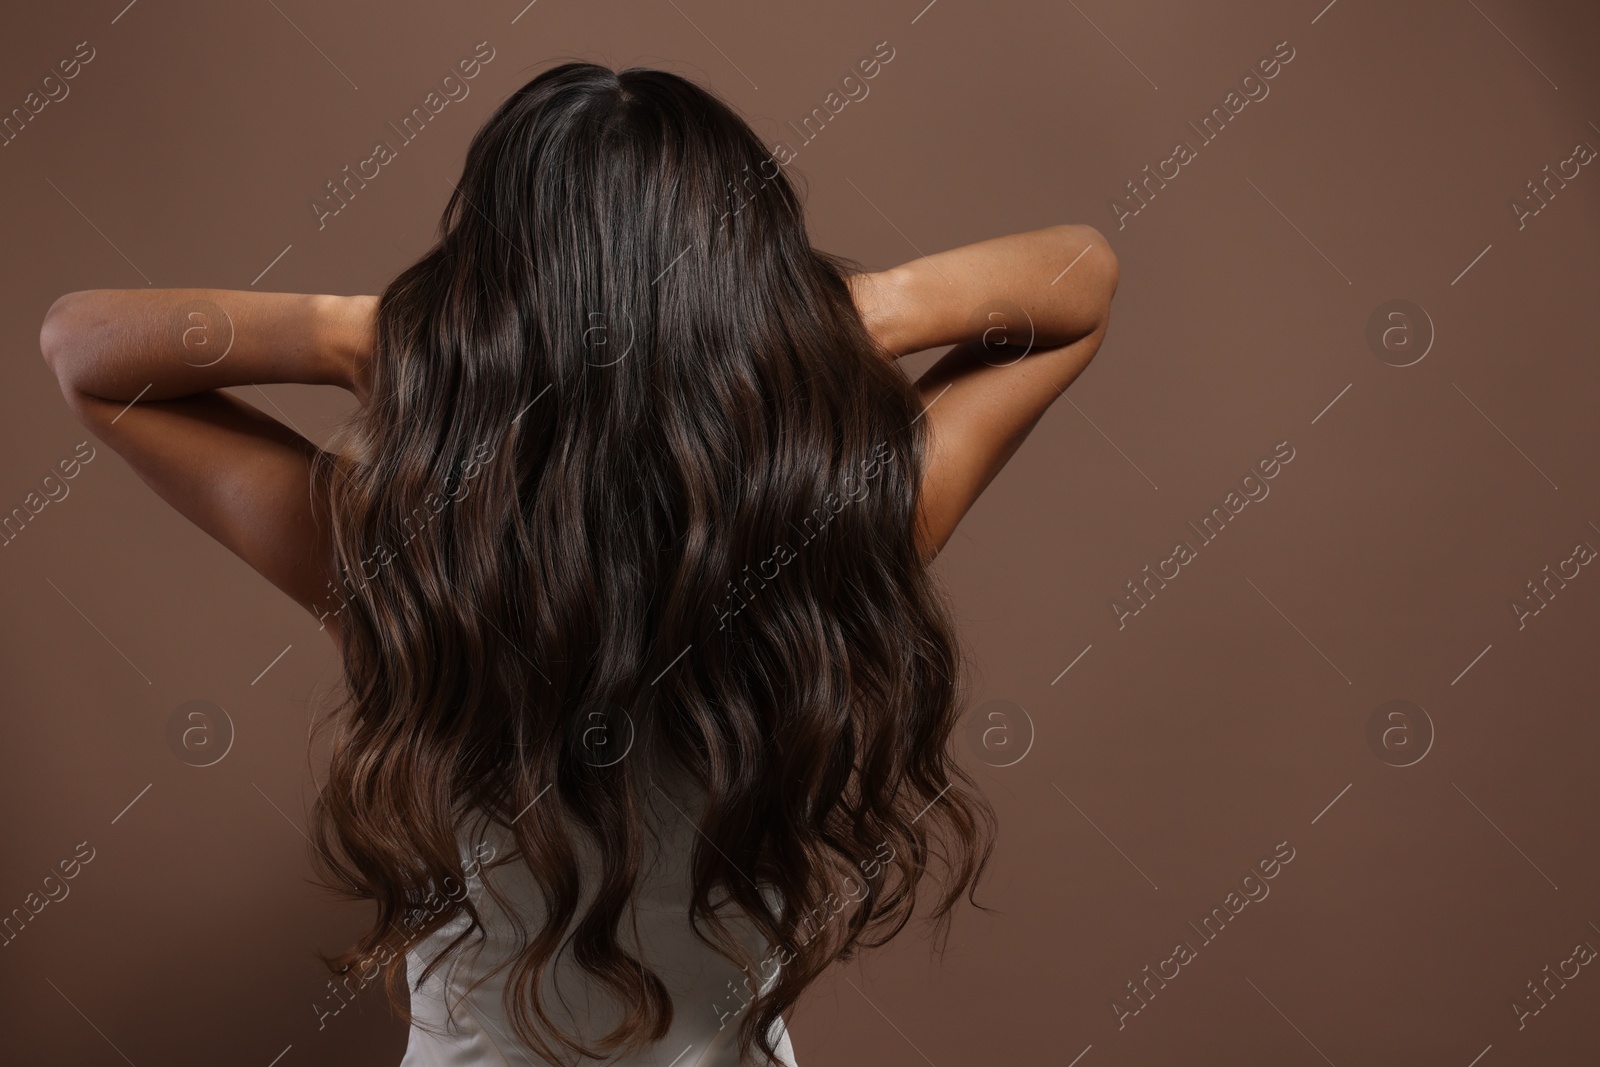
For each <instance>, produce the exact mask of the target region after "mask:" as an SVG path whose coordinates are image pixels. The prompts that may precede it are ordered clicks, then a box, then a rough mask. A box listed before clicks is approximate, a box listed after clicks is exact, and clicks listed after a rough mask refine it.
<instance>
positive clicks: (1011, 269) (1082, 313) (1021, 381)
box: [850, 226, 1118, 557]
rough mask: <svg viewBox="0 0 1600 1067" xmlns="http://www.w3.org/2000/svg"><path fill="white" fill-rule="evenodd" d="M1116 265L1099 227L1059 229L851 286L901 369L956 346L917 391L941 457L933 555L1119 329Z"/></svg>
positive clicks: (933, 492) (927, 535) (933, 499)
mask: <svg viewBox="0 0 1600 1067" xmlns="http://www.w3.org/2000/svg"><path fill="white" fill-rule="evenodd" d="M1117 280H1118V266H1117V259H1116V256H1115V255H1114V254H1113V253H1112V251H1111V247H1110V245H1109V244H1108V243H1107V241H1106V239H1105V237H1104V236H1102V235H1101V234H1100V232H1099V231H1098V230H1096V229H1094V228H1093V227H1090V226H1054V227H1051V228H1049V229H1044V230H1035V231H1032V232H1030V233H1021V234H1013V235H1011V236H1007V237H998V238H995V239H993V240H988V241H982V242H979V243H977V244H972V245H966V246H963V247H961V248H956V249H952V250H950V251H947V252H939V253H936V254H935V255H931V256H926V257H924V258H922V259H918V260H913V261H912V262H909V263H905V264H902V265H900V266H898V267H893V268H891V269H889V270H887V271H882V272H878V273H874V274H863V275H857V276H855V277H853V278H851V279H850V285H851V290H852V293H853V295H854V296H855V298H856V304H857V307H858V308H859V309H860V311H861V316H862V319H863V321H864V322H865V323H866V325H867V328H868V330H869V331H870V332H871V333H872V335H873V337H874V339H875V340H876V341H877V342H878V343H879V345H880V346H881V347H882V349H883V351H884V355H885V356H886V357H887V358H890V359H897V358H899V357H900V356H903V355H909V354H910V353H913V352H920V351H923V350H925V349H929V348H936V347H941V346H944V345H954V346H955V347H954V348H952V349H951V350H950V351H949V352H948V353H947V354H946V355H945V356H943V357H942V358H941V359H940V360H939V362H937V363H935V364H934V365H933V366H932V367H931V368H929V370H928V371H927V373H926V374H924V375H923V376H922V377H921V378H920V379H918V381H917V390H918V392H919V393H920V394H921V396H922V400H923V404H924V409H925V411H926V412H927V414H926V416H925V417H926V418H927V420H928V423H929V430H930V438H931V449H930V456H929V460H928V465H927V473H926V475H925V477H924V482H923V500H922V516H921V523H922V529H921V531H920V539H921V544H922V547H923V550H924V554H925V555H926V556H928V557H932V556H933V555H934V554H936V553H937V552H938V551H939V549H941V548H942V547H943V546H944V544H945V542H946V541H948V540H949V538H950V535H951V533H953V532H954V530H955V527H956V524H957V523H958V522H960V521H961V518H962V516H964V515H965V514H966V513H967V510H968V509H969V508H970V507H971V506H972V504H973V502H974V501H976V500H977V498H978V496H979V494H981V493H982V492H983V490H984V489H985V488H986V487H987V486H988V484H989V482H990V481H992V480H993V478H994V476H995V475H996V474H998V473H999V471H1000V468H1001V467H1003V466H1004V465H1005V463H1006V461H1007V460H1009V459H1010V458H1011V456H1012V455H1013V454H1014V453H1015V452H1016V450H1017V448H1018V447H1019V446H1020V445H1021V444H1022V442H1023V440H1025V439H1026V438H1027V436H1028V433H1029V432H1030V431H1031V430H1032V429H1033V427H1034V426H1035V424H1037V423H1038V421H1039V419H1040V418H1041V417H1042V416H1043V415H1044V413H1045V411H1046V410H1047V409H1048V408H1049V407H1050V405H1051V404H1052V403H1053V402H1054V401H1055V400H1056V398H1057V397H1059V396H1060V395H1061V394H1062V392H1063V391H1065V390H1066V388H1067V386H1068V385H1070V384H1071V383H1072V381H1073V379H1075V378H1076V377H1077V376H1078V374H1079V373H1080V372H1082V370H1083V368H1084V367H1085V366H1087V365H1088V363H1089V360H1090V359H1091V358H1093V356H1094V354H1095V352H1096V351H1097V350H1098V349H1099V347H1100V342H1101V341H1102V340H1103V339H1104V338H1105V333H1106V328H1107V326H1108V325H1109V323H1110V315H1111V299H1112V297H1113V295H1114V294H1115V293H1116V289H1117Z"/></svg>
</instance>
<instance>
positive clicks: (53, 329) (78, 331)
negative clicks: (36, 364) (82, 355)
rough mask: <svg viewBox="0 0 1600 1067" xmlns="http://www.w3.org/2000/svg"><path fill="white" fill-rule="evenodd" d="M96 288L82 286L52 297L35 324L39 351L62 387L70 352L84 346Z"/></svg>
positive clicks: (69, 362) (78, 350) (66, 374)
mask: <svg viewBox="0 0 1600 1067" xmlns="http://www.w3.org/2000/svg"><path fill="white" fill-rule="evenodd" d="M98 292H99V290H95V289H84V290H79V291H77V292H72V293H65V294H63V295H61V296H58V297H56V299H55V302H54V303H52V304H51V305H50V310H49V311H46V312H45V314H44V321H43V322H41V323H40V324H39V354H40V355H41V356H43V357H44V361H45V363H46V364H48V365H49V367H50V369H51V370H52V371H54V372H55V375H56V378H57V380H59V381H60V382H61V383H62V386H63V387H65V386H66V385H67V384H68V383H69V380H70V375H71V370H72V366H71V365H72V358H71V357H72V355H73V353H75V352H81V351H82V350H83V349H84V347H85V342H86V334H87V330H88V327H89V324H90V323H91V322H92V321H93V319H94V316H93V314H92V307H93V305H94V303H95V301H96V298H97V293H98Z"/></svg>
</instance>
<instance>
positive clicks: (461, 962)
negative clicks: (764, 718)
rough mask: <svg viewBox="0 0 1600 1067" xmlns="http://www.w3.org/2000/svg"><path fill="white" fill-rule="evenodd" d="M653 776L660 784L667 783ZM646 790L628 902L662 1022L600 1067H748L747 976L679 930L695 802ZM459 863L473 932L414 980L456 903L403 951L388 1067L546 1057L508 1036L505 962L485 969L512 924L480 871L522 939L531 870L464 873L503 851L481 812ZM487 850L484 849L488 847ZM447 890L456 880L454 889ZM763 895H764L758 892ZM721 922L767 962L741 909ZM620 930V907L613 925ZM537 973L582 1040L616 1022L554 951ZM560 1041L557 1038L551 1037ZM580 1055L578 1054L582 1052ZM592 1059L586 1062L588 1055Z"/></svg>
mask: <svg viewBox="0 0 1600 1067" xmlns="http://www.w3.org/2000/svg"><path fill="white" fill-rule="evenodd" d="M661 786H667V787H668V788H669V789H670V790H671V792H670V793H669V792H668V791H666V790H665V789H662V788H661ZM650 795H651V797H652V800H653V801H654V802H655V803H654V805H653V806H654V808H655V810H654V812H653V813H652V815H653V817H654V822H655V825H656V826H657V827H658V830H657V832H658V835H659V841H660V849H659V855H658V856H657V857H656V860H655V862H654V863H653V864H647V866H646V869H645V871H644V872H643V874H642V875H641V877H640V880H639V883H638V886H637V889H636V899H637V906H638V925H639V942H640V944H639V948H640V950H641V952H640V954H641V956H642V958H643V959H644V960H645V961H646V962H647V963H648V964H649V966H650V967H651V969H653V970H654V971H655V972H656V974H657V975H658V976H659V977H660V978H661V980H662V981H663V982H664V983H665V984H666V986H667V989H668V990H669V992H670V993H671V994H672V1000H673V1017H672V1027H671V1030H670V1031H669V1032H668V1034H667V1036H666V1038H664V1039H663V1040H662V1041H661V1042H659V1043H658V1044H656V1045H654V1046H652V1047H651V1048H649V1049H648V1050H646V1051H643V1052H639V1053H635V1054H633V1055H631V1056H624V1057H622V1058H619V1059H612V1060H607V1061H605V1062H606V1064H607V1065H608V1067H748V1065H747V1064H741V1063H740V1060H739V1047H738V1028H739V1023H740V1022H742V1021H743V1019H744V1005H745V1003H746V1002H747V1001H748V1000H749V999H750V992H749V988H747V983H753V982H754V981H755V980H756V979H752V978H750V977H749V976H748V975H747V974H746V972H744V971H741V970H739V969H738V968H737V967H735V966H734V965H733V964H732V963H731V962H729V961H728V960H727V959H726V958H724V957H723V956H721V955H719V954H718V953H717V952H716V951H715V950H713V949H712V948H710V947H709V946H707V945H705V944H704V943H703V942H701V941H700V940H699V938H697V937H695V935H694V932H693V931H692V930H691V929H690V928H689V918H688V916H689V898H690V893H691V888H690V884H689V877H688V859H689V854H690V849H691V848H692V847H693V844H694V837H695V835H696V833H697V832H698V830H697V821H698V818H699V813H700V809H699V805H698V804H697V803H696V802H695V798H694V797H693V795H692V794H687V793H685V791H684V790H683V789H682V788H681V787H679V786H675V785H673V784H672V783H671V782H670V781H669V780H667V779H658V786H657V787H655V788H652V790H651V792H650ZM575 836H577V837H578V842H577V844H578V850H579V854H580V863H584V861H585V860H587V862H588V863H589V864H590V865H592V864H593V863H594V862H595V857H594V853H593V850H592V847H591V846H589V845H588V842H587V839H586V838H584V837H582V836H581V835H575ZM460 839H461V844H462V863H463V866H464V868H465V870H466V872H467V874H468V876H469V877H468V880H467V889H466V892H467V894H468V895H469V896H470V897H471V899H472V900H473V902H474V903H475V904H476V905H477V907H478V909H479V912H480V914H481V915H482V917H483V924H484V933H485V934H486V935H487V936H486V939H485V940H483V941H481V942H480V941H479V940H478V935H472V936H470V937H468V938H467V940H466V941H464V942H463V943H462V945H461V947H460V948H458V949H457V950H456V952H455V953H454V954H453V955H452V956H451V958H450V959H449V960H448V961H447V962H446V963H445V964H444V965H442V966H441V967H440V968H439V969H438V970H437V971H435V972H434V973H433V974H431V975H429V976H428V977H427V979H426V980H424V981H422V983H421V985H420V987H419V986H418V979H419V978H420V977H421V974H422V971H423V969H424V968H425V967H426V965H427V964H428V963H429V962H431V961H432V960H433V959H434V958H436V957H437V956H438V954H439V953H440V952H441V951H442V950H443V949H444V948H445V947H446V946H448V945H449V944H450V942H451V941H453V940H454V939H455V938H456V936H457V935H459V934H460V933H461V931H462V930H465V929H466V928H467V925H468V920H467V916H466V914H465V913H461V914H458V915H457V916H456V917H455V918H454V919H452V920H451V921H450V922H449V923H447V924H446V925H445V926H444V927H442V928H441V929H439V930H437V931H435V932H434V933H433V934H431V935H429V936H428V937H426V938H423V939H422V940H420V941H418V942H417V943H416V944H414V945H413V946H412V947H411V949H410V951H408V952H407V954H406V971H407V977H408V986H409V988H410V989H411V1013H412V1024H411V1036H410V1043H409V1044H408V1045H407V1046H406V1054H405V1058H404V1059H403V1060H401V1063H400V1067H510V1065H517V1067H527V1065H533V1067H549V1065H550V1061H548V1060H546V1059H544V1058H542V1057H540V1056H538V1055H537V1054H536V1053H534V1052H533V1051H532V1050H531V1049H529V1048H528V1047H527V1046H525V1045H524V1044H523V1043H522V1042H521V1041H519V1040H518V1039H517V1037H516V1031H515V1030H514V1029H513V1028H512V1026H511V1024H510V1022H509V1021H508V1020H507V1018H506V1012H505V1007H504V1003H503V1001H502V996H503V994H504V992H505V988H506V984H507V980H508V978H509V975H510V970H511V969H510V967H509V966H505V967H499V968H498V969H496V968H495V964H498V963H502V962H504V961H507V960H509V959H510V958H512V956H514V954H515V948H516V945H517V944H518V941H517V934H516V927H515V926H513V925H512V922H511V920H510V919H509V918H508V917H507V915H506V913H505V912H504V911H502V910H501V909H500V908H499V907H498V906H497V905H496V903H495V901H494V899H493V898H492V897H491V896H490V895H489V893H488V892H487V890H486V889H485V886H484V881H485V879H487V880H489V881H492V882H493V884H494V886H495V887H496V888H497V889H499V890H500V891H501V892H503V893H505V894H507V895H508V898H509V899H510V901H511V902H512V903H513V905H514V910H515V912H516V914H518V915H519V916H521V917H522V921H523V924H524V925H525V927H526V929H527V931H528V934H527V936H528V937H529V938H530V939H531V938H532V937H533V936H534V935H535V934H536V933H537V931H538V928H539V923H538V921H537V920H538V917H539V914H540V913H541V911H542V898H541V896H540V893H539V890H538V885H537V883H536V882H535V881H534V879H533V875H532V873H531V872H530V871H529V870H528V868H527V866H526V865H525V864H523V863H521V862H515V863H508V864H505V865H504V866H501V867H497V868H494V869H492V870H491V869H484V870H483V871H482V873H481V874H479V873H476V871H477V867H478V863H477V862H475V861H479V860H481V861H482V862H484V863H487V862H488V861H489V860H492V859H494V858H497V857H502V856H505V855H509V854H510V853H511V852H513V851H515V841H514V839H513V837H512V836H511V834H510V833H509V832H508V831H507V830H506V829H505V828H503V827H497V826H488V825H486V824H485V823H483V822H480V823H479V824H478V825H476V826H474V827H472V828H471V829H470V830H467V829H464V830H463V831H462V834H461V838H460ZM491 849H492V851H490V850H491ZM593 890H594V885H593V880H592V879H589V878H586V879H585V880H584V888H583V890H582V895H581V896H580V901H579V914H580V915H581V914H582V909H583V908H584V907H585V906H586V905H587V904H588V901H589V900H590V899H591V898H592V893H593ZM458 894H459V890H458ZM772 899H774V898H773V897H771V896H770V895H769V900H772ZM728 924H729V926H730V927H732V928H733V929H734V930H735V931H736V932H738V934H739V936H740V937H741V938H742V939H743V940H744V941H745V943H746V944H747V945H749V946H751V948H752V950H753V951H754V954H755V958H756V959H757V960H768V959H769V958H770V957H769V953H768V951H767V949H768V946H767V945H766V943H765V941H764V940H763V939H762V938H761V937H760V935H759V933H758V932H757V931H756V930H755V929H754V928H753V927H752V926H750V925H749V923H748V919H746V918H745V917H744V916H743V915H738V916H737V918H736V919H730V920H728ZM623 929H624V930H626V929H627V922H626V913H624V926H623ZM775 962H776V961H775V960H773V961H772V963H771V964H767V965H765V966H764V968H763V972H764V973H765V974H767V975H768V976H769V977H768V979H767V980H766V981H765V982H764V983H763V984H762V989H763V990H766V989H770V988H771V986H772V983H773V982H775V981H776V979H777V973H776V971H775V970H774V969H773V965H775ZM491 970H494V971H495V973H493V974H492V975H490V977H489V978H488V979H487V980H486V981H484V982H483V984H482V985H480V986H478V988H477V989H475V990H473V991H472V992H471V993H469V994H467V995H466V996H464V997H463V992H464V991H465V990H466V989H467V987H468V986H470V985H471V984H472V983H473V982H474V981H476V980H477V979H479V978H480V977H482V976H483V975H484V974H485V973H487V972H489V971H491ZM552 971H553V972H554V973H547V975H546V977H545V981H544V987H543V988H544V994H545V995H544V1003H545V1008H546V1010H547V1011H548V1012H549V1013H550V1015H551V1017H552V1018H553V1019H555V1020H556V1021H557V1022H558V1023H560V1024H561V1025H562V1027H563V1028H564V1029H566V1030H568V1031H569V1032H572V1031H573V1030H574V1029H576V1030H577V1032H579V1033H581V1034H582V1035H583V1036H584V1037H586V1038H589V1039H593V1038H596V1037H599V1036H601V1035H603V1034H604V1033H605V1032H606V1031H607V1030H609V1029H611V1026H612V1025H614V1023H615V1022H616V1021H617V1019H618V1017H619V1012H618V1009H617V1006H616V1005H615V1004H614V1002H613V1001H612V998H611V995H610V994H608V993H604V992H600V993H598V994H597V995H596V997H595V1002H594V1003H593V1004H591V1003H590V995H589V994H590V990H589V988H588V987H587V985H586V983H585V982H584V975H583V972H582V970H581V968H579V967H578V966H577V965H576V963H574V962H573V960H572V958H571V953H570V951H567V950H563V951H562V952H561V953H560V955H559V957H558V960H557V962H556V963H555V964H554V965H553V966H552ZM773 1036H774V1038H775V1041H774V1045H775V1047H776V1049H777V1051H778V1055H779V1060H778V1061H777V1063H778V1067H794V1051H793V1048H792V1046H791V1045H790V1042H789V1035H788V1032H787V1030H786V1029H785V1028H784V1026H783V1023H782V1020H781V1019H780V1020H779V1021H778V1023H777V1024H776V1025H775V1026H774V1027H773ZM555 1047H556V1048H557V1049H558V1050H560V1046H559V1045H556V1046H555ZM586 1062H587V1061H586ZM596 1062H598V1061H596Z"/></svg>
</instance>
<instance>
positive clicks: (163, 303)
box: [39, 289, 376, 637]
mask: <svg viewBox="0 0 1600 1067" xmlns="http://www.w3.org/2000/svg"><path fill="white" fill-rule="evenodd" d="M375 307H376V298H374V297H334V296H307V295H300V294H292V293H256V292H248V291H246V292H237V291H231V290H216V289H169V290H147V289H138V290H88V291H84V292H77V293H68V294H67V295H66V296H63V297H61V298H60V299H59V300H57V301H56V302H55V304H54V305H52V306H51V308H50V311H49V313H48V314H47V315H46V316H45V319H44V324H43V326H42V327H41V328H40V331H39V348H40V351H41V352H42V353H43V355H44V359H45V362H46V363H48V364H49V365H50V368H51V369H52V370H53V371H54V372H55V374H56V379H57V381H58V382H59V383H60V386H61V392H62V395H63V396H64V397H65V398H66V400H67V404H68V406H69V407H70V408H71V409H72V411H73V413H74V414H75V415H76V416H77V417H78V419H79V421H81V422H82V423H83V424H84V425H85V426H86V427H88V428H89V430H90V431H91V432H92V433H94V435H95V436H96V437H98V438H99V439H100V440H101V441H104V442H105V443H106V444H107V445H109V446H111V447H112V448H113V449H115V450H116V451H117V452H118V453H120V454H121V455H122V457H123V458H124V459H126V460H127V461H128V464H129V465H130V466H131V467H133V469H134V470H135V471H136V472H137V473H138V474H139V476H140V477H141V478H142V479H144V481H145V483H146V484H147V485H149V486H150V487H151V488H152V489H154V490H155V491H156V492H157V493H158V494H160V495H161V496H162V497H163V498H164V499H165V500H166V501H167V502H168V503H170V504H171V505H172V506H173V507H175V508H176V509H177V510H178V511H179V512H181V513H182V514H183V515H184V516H185V517H187V518H189V519H190V520H191V521H193V522H194V523H195V524H196V525H198V526H199V527H200V528H201V529H203V530H205V531H206V532H207V533H209V534H210V535H211V536H212V537H214V538H216V539H217V540H218V541H220V542H221V543H222V544H223V545H224V546H226V547H227V548H229V549H230V550H232V551H233V552H235V553H236V554H238V555H239V556H240V558H242V559H243V560H244V561H245V562H246V563H249V564H250V565H251V566H252V567H254V568H255V569H256V570H257V571H259V572H260V573H261V574H262V575H263V576H265V577H266V578H267V579H268V580H269V581H271V582H272V583H273V584H274V585H276V586H278V587H279V588H280V589H282V590H283V591H284V592H286V593H288V594H289V595H290V596H291V597H293V598H294V599H295V600H296V601H297V602H299V603H300V604H301V605H302V606H304V607H306V608H307V609H308V610H310V611H312V612H313V613H314V614H321V613H320V612H319V611H318V607H317V605H318V603H319V602H322V601H324V600H325V599H326V596H325V588H326V584H327V582H328V581H329V580H331V579H332V578H333V573H332V566H331V557H332V553H331V542H330V541H329V538H328V523H327V521H326V516H325V515H323V514H321V512H320V509H319V507H318V505H317V503H316V501H315V499H314V497H313V494H312V492H311V464H312V460H313V458H314V457H315V455H316V453H317V449H316V447H315V446H314V445H312V444H311V443H310V442H309V441H307V440H306V439H305V438H303V437H301V436H300V435H299V434H297V433H295V432H294V431H293V430H292V429H290V428H289V427H287V426H284V425H283V424H282V423H280V422H278V421H277V420H276V419H273V418H271V417H270V416H268V415H266V414H265V413H263V412H261V411H260V410H258V409H257V408H255V407H253V406H252V405H250V404H248V403H245V402H244V401H243V400H240V399H239V398H238V397H235V396H232V395H231V394H228V393H224V392H221V391H220V390H222V389H224V388H226V387H229V386H238V385H252V384H266V383H272V382H300V383H305V384H311V385H335V386H339V387H342V388H345V389H348V390H350V391H351V392H353V393H355V394H356V395H357V396H358V397H364V396H365V394H366V389H367V375H366V367H367V362H368V360H369V359H370V353H371V336H372V323H373V311H374V310H375ZM335 637H337V634H335Z"/></svg>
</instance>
